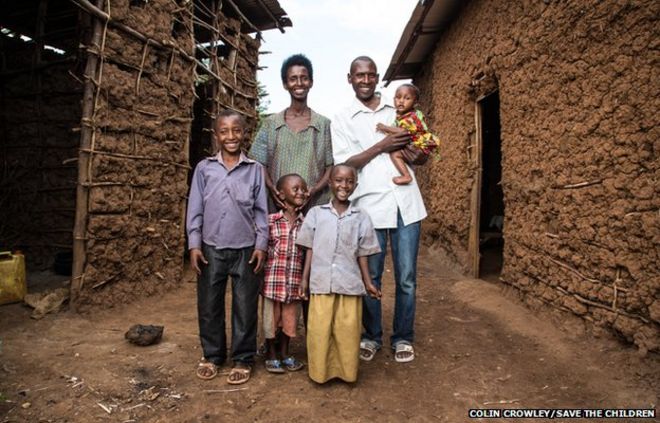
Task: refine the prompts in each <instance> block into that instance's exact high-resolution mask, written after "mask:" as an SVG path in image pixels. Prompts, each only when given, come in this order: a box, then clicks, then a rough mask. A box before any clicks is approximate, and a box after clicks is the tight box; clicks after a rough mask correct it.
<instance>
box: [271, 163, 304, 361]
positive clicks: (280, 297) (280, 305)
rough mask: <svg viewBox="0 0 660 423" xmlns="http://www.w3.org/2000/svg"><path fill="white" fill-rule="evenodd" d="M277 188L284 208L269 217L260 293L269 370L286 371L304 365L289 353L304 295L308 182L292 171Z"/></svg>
mask: <svg viewBox="0 0 660 423" xmlns="http://www.w3.org/2000/svg"><path fill="white" fill-rule="evenodd" d="M276 188H277V192H278V197H279V200H280V201H281V202H282V203H283V204H284V208H283V209H282V210H280V211H279V212H277V213H273V214H271V215H269V216H268V228H269V230H268V231H269V238H268V261H267V262H266V270H265V274H264V284H263V288H262V290H261V295H262V296H263V299H264V301H263V328H264V334H265V337H266V347H267V351H268V353H267V357H266V361H265V365H266V370H268V371H269V372H271V373H284V372H285V371H286V370H289V371H296V370H300V369H302V368H303V366H304V365H303V363H301V362H300V361H298V360H297V359H296V358H295V357H293V356H291V355H289V341H290V340H291V338H294V337H295V336H296V326H297V324H298V316H299V313H300V304H301V301H302V300H303V299H304V296H305V293H304V291H303V290H302V288H301V285H302V284H301V281H302V270H303V257H304V254H303V250H302V248H301V247H299V246H297V245H296V238H297V235H298V230H299V229H300V226H301V225H302V221H303V215H302V213H300V211H299V209H300V207H302V206H303V205H304V204H305V200H306V199H307V184H306V183H305V180H304V179H303V178H302V177H301V176H300V175H298V174H295V173H291V174H287V175H284V176H282V177H281V178H279V180H278V181H277V184H276ZM276 346H279V348H276ZM285 369H286V370H285Z"/></svg>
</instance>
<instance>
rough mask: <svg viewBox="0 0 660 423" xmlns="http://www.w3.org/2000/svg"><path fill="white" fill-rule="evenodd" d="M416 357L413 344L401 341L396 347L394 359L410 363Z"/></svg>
mask: <svg viewBox="0 0 660 423" xmlns="http://www.w3.org/2000/svg"><path fill="white" fill-rule="evenodd" d="M414 359H415V349H414V348H413V346H412V345H410V344H408V343H405V342H399V343H398V344H396V346H395V347H394V361H396V362H397V363H410V362H411V361H413V360H414Z"/></svg>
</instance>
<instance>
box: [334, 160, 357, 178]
mask: <svg viewBox="0 0 660 423" xmlns="http://www.w3.org/2000/svg"><path fill="white" fill-rule="evenodd" d="M338 167H347V168H349V169H351V170H352V171H353V175H355V178H357V174H358V171H357V168H356V167H355V166H351V165H349V164H348V163H346V162H342V163H337V164H336V165H334V166H332V170H331V171H330V176H332V175H333V174H334V173H335V169H337V168H338Z"/></svg>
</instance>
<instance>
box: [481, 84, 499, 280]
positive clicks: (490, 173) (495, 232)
mask: <svg viewBox="0 0 660 423" xmlns="http://www.w3.org/2000/svg"><path fill="white" fill-rule="evenodd" d="M479 103H480V105H481V131H482V133H481V139H482V149H481V163H482V180H481V193H480V196H481V201H480V212H479V253H480V263H479V269H480V271H479V277H480V278H482V279H487V280H495V281H497V279H498V277H499V275H500V272H501V270H502V260H503V249H504V238H503V237H502V229H503V225H504V194H503V192H502V139H501V137H500V97H499V94H498V92H497V91H495V92H493V93H492V94H489V95H488V96H486V97H484V98H483V99H482V100H481V101H480V102H479Z"/></svg>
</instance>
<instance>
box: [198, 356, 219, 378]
mask: <svg viewBox="0 0 660 423" xmlns="http://www.w3.org/2000/svg"><path fill="white" fill-rule="evenodd" d="M195 373H196V374H197V377H198V378H200V379H202V380H211V379H213V378H214V377H216V376H217V375H218V366H216V365H215V364H214V363H211V362H210V361H206V360H204V359H202V361H200V362H199V364H198V365H197V371H196V372H195Z"/></svg>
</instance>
